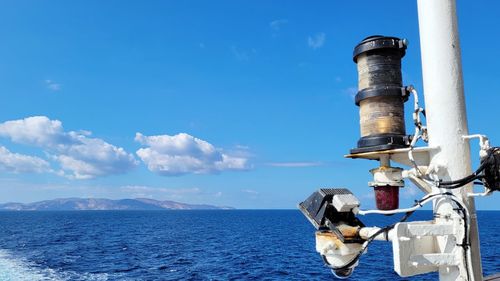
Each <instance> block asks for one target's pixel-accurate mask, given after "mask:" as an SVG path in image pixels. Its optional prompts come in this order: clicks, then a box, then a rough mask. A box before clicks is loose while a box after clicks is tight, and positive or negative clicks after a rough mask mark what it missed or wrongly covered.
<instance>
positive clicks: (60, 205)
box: [0, 198, 233, 211]
mask: <svg viewBox="0 0 500 281" xmlns="http://www.w3.org/2000/svg"><path fill="white" fill-rule="evenodd" d="M221 209H233V208H231V207H218V206H212V205H195V204H185V203H179V202H174V201H158V200H153V199H147V198H136V199H120V200H111V199H101V198H60V199H54V200H45V201H39V202H34V203H26V204H23V203H5V204H0V211H72V210H221Z"/></svg>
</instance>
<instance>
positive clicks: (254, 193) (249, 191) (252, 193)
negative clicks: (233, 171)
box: [241, 189, 259, 195]
mask: <svg viewBox="0 0 500 281" xmlns="http://www.w3.org/2000/svg"><path fill="white" fill-rule="evenodd" d="M241 192H243V193H248V194H251V195H259V192H258V191H256V190H253V189H242V190H241Z"/></svg>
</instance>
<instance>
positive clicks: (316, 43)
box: [307, 32, 326, 50]
mask: <svg viewBox="0 0 500 281" xmlns="http://www.w3.org/2000/svg"><path fill="white" fill-rule="evenodd" d="M325 40H326V34H325V33H324V32H320V33H316V34H315V35H314V36H309V37H308V38H307V45H309V47H311V48H313V49H314V50H316V49H319V48H321V47H323V45H324V44H325Z"/></svg>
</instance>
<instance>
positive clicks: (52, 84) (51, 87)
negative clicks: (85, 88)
mask: <svg viewBox="0 0 500 281" xmlns="http://www.w3.org/2000/svg"><path fill="white" fill-rule="evenodd" d="M45 85H46V86H47V89H49V90H51V91H54V92H56V91H59V90H61V87H62V85H61V84H59V83H56V82H54V81H52V80H48V79H47V80H45Z"/></svg>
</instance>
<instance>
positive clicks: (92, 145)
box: [0, 116, 137, 179]
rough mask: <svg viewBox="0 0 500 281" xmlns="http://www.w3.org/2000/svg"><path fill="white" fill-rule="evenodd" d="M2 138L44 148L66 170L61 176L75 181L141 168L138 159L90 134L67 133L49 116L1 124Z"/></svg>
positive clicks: (82, 132) (85, 132) (84, 132)
mask: <svg viewBox="0 0 500 281" xmlns="http://www.w3.org/2000/svg"><path fill="white" fill-rule="evenodd" d="M0 136H3V137H8V138H10V139H11V140H12V141H13V142H16V143H21V144H27V145H31V146H36V147H39V148H42V149H43V150H45V151H46V152H47V153H48V154H49V155H50V156H51V158H52V159H53V160H55V161H56V162H58V163H59V165H60V166H61V169H62V171H61V173H60V174H62V175H65V176H68V177H71V178H76V179H88V178H94V177H97V176H106V175H110V174H120V173H124V172H127V171H129V170H130V169H132V168H133V167H135V166H136V165H137V161H136V160H135V158H134V156H133V155H132V154H129V153H127V152H126V151H125V150H124V149H123V148H121V147H116V146H114V145H112V144H109V143H107V142H105V141H104V140H102V139H98V138H92V137H90V136H91V133H90V132H88V131H80V132H76V131H69V132H65V131H64V129H63V126H62V123H61V121H59V120H50V119H49V118H47V117H46V116H34V117H28V118H25V119H19V120H13V121H7V122H4V123H1V124H0ZM68 172H69V174H68Z"/></svg>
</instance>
